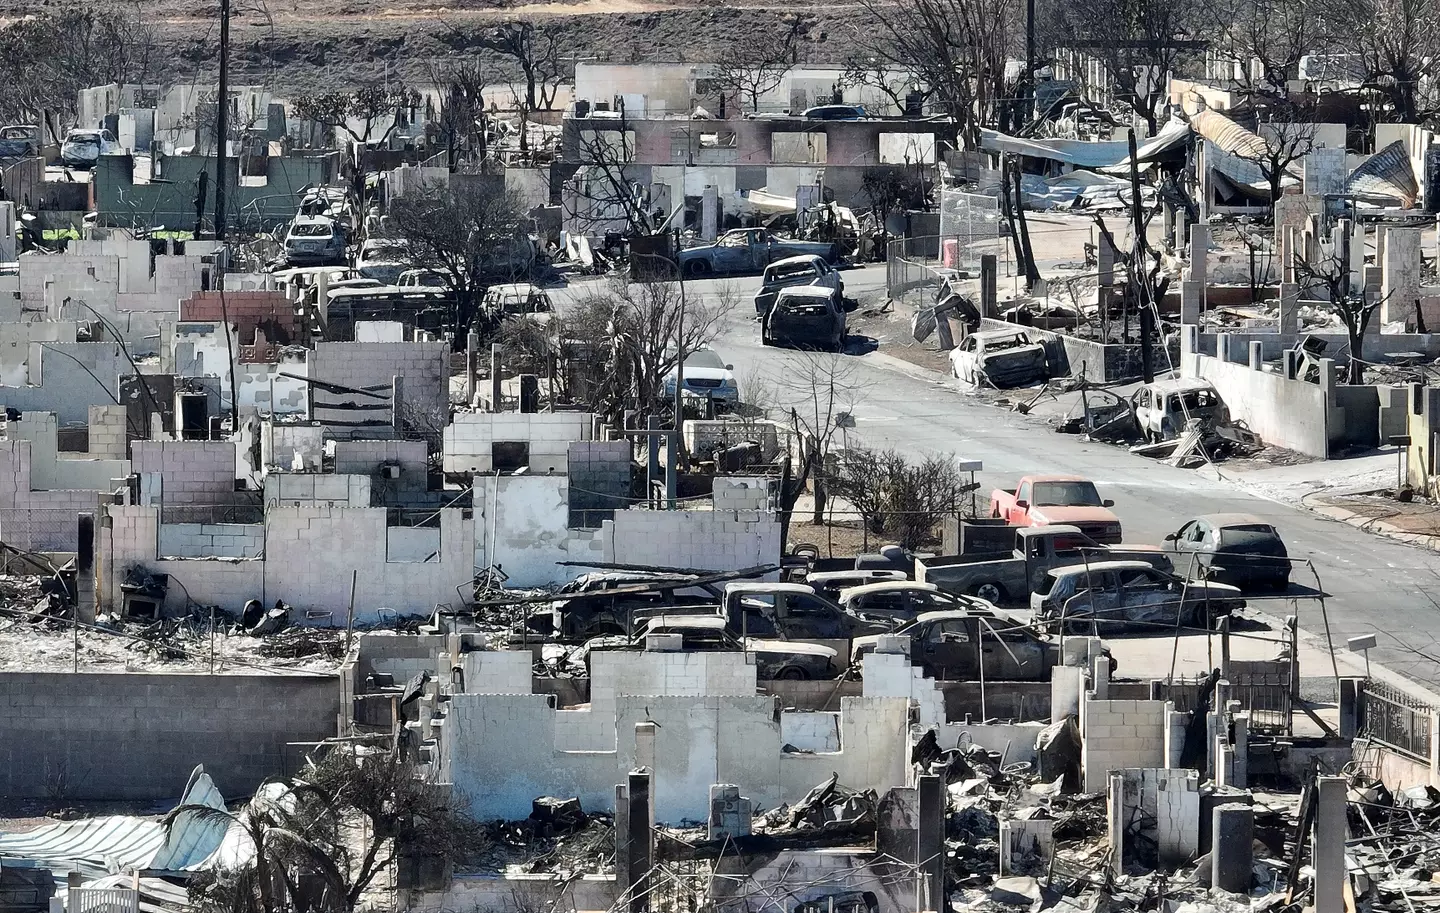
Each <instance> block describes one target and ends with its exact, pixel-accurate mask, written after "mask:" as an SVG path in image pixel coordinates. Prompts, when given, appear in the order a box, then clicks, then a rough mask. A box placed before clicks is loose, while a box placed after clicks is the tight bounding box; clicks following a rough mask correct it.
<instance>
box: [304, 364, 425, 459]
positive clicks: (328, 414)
mask: <svg viewBox="0 0 1440 913" xmlns="http://www.w3.org/2000/svg"><path fill="white" fill-rule="evenodd" d="M310 376H311V377H315V378H318V379H320V380H324V381H329V382H331V383H336V384H343V385H345V386H347V387H355V388H360V389H364V388H366V387H373V386H382V385H389V384H390V382H391V380H392V379H393V378H394V377H396V376H400V377H403V378H404V379H405V380H404V382H403V384H402V387H401V405H402V407H403V409H404V410H405V411H404V415H403V416H402V418H403V419H404V421H405V423H406V425H407V426H408V427H410V428H413V429H415V430H420V431H426V432H434V433H439V432H440V431H441V430H442V429H444V428H445V427H446V425H447V424H448V422H449V410H450V350H449V346H448V345H447V344H446V343H443V342H322V343H319V344H317V345H316V346H315V351H314V354H313V355H312V356H311V359H310ZM353 400H355V397H353V396H346V395H345V394H341V393H324V392H319V391H317V392H316V393H315V401H316V403H317V404H318V403H343V402H347V401H353ZM375 402H379V400H376V401H375ZM314 415H315V418H316V419H318V420H320V421H321V422H322V423H324V422H326V421H356V420H357V418H358V420H371V419H378V420H383V421H385V422H387V423H388V422H389V421H391V415H390V411H389V410H388V409H387V410H383V411H381V410H376V411H373V412H370V411H366V412H364V413H357V412H354V411H342V410H338V409H325V408H321V407H320V406H318V405H317V406H316V407H315V409H314ZM330 430H331V432H332V434H333V435H334V436H335V437H337V438H351V437H370V436H373V435H372V434H371V433H368V432H366V431H365V429H361V428H346V427H342V426H339V425H336V426H332V427H331V429H330Z"/></svg>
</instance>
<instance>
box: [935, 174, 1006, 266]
mask: <svg viewBox="0 0 1440 913" xmlns="http://www.w3.org/2000/svg"><path fill="white" fill-rule="evenodd" d="M1004 229H1005V225H1004V219H1003V218H1002V216H1001V215H1000V200H999V198H998V197H992V196H989V195H987V194H983V193H965V192H964V191H961V190H942V191H941V192H940V238H941V241H940V259H941V261H942V262H943V263H944V264H945V265H946V266H948V267H951V268H953V269H960V270H967V271H970V272H978V271H979V269H980V257H981V256H983V255H984V254H997V255H998V254H1000V253H1001V248H1002V246H1003V245H1002V244H1001V243H1000V239H1001V237H1002V235H1003V232H1004Z"/></svg>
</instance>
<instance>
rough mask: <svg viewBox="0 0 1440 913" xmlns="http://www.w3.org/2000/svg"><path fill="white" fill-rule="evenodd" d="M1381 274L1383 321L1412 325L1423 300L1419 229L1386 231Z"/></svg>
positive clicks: (1381, 319) (1381, 310) (1381, 320)
mask: <svg viewBox="0 0 1440 913" xmlns="http://www.w3.org/2000/svg"><path fill="white" fill-rule="evenodd" d="M1380 271H1381V278H1380V295H1381V297H1382V298H1383V299H1384V303H1383V304H1381V305H1380V315H1379V316H1380V322H1382V323H1394V322H1396V321H1401V320H1403V321H1407V322H1413V321H1414V319H1415V308H1416V305H1417V302H1418V301H1419V300H1420V229H1418V228H1390V229H1387V230H1386V231H1385V258H1384V260H1383V261H1382V262H1381V264H1380ZM1372 322H1373V321H1372Z"/></svg>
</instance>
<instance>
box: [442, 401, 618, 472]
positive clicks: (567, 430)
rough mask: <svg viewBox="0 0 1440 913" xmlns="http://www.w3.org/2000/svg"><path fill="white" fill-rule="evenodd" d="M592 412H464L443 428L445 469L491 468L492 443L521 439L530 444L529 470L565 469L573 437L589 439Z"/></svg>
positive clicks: (478, 470) (449, 470)
mask: <svg viewBox="0 0 1440 913" xmlns="http://www.w3.org/2000/svg"><path fill="white" fill-rule="evenodd" d="M593 425H594V416H592V415H591V414H590V413H588V412H537V413H528V414H527V413H523V412H466V413H461V414H460V415H457V416H455V420H454V421H453V422H452V423H451V424H450V425H449V427H447V428H446V429H445V436H444V441H445V460H444V463H445V471H446V472H448V473H477V474H478V473H485V472H493V471H494V468H495V467H494V463H493V461H492V459H491V456H492V451H491V445H492V444H494V443H495V442H497V441H503V442H524V443H527V444H529V447H530V472H532V473H553V472H565V471H566V470H567V469H568V468H569V455H570V444H571V442H572V441H588V440H590V438H591V429H592V427H593Z"/></svg>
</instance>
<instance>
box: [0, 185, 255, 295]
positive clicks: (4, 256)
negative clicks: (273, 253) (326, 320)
mask: <svg viewBox="0 0 1440 913" xmlns="http://www.w3.org/2000/svg"><path fill="white" fill-rule="evenodd" d="M15 227H16V226H15V204H14V203H12V202H10V201H9V200H0V262H4V263H12V262H14V261H15V260H17V259H19V256H20V254H19V246H18V243H17V239H16V237H15ZM265 275H266V276H269V275H270V274H269V273H266V274H265Z"/></svg>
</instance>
